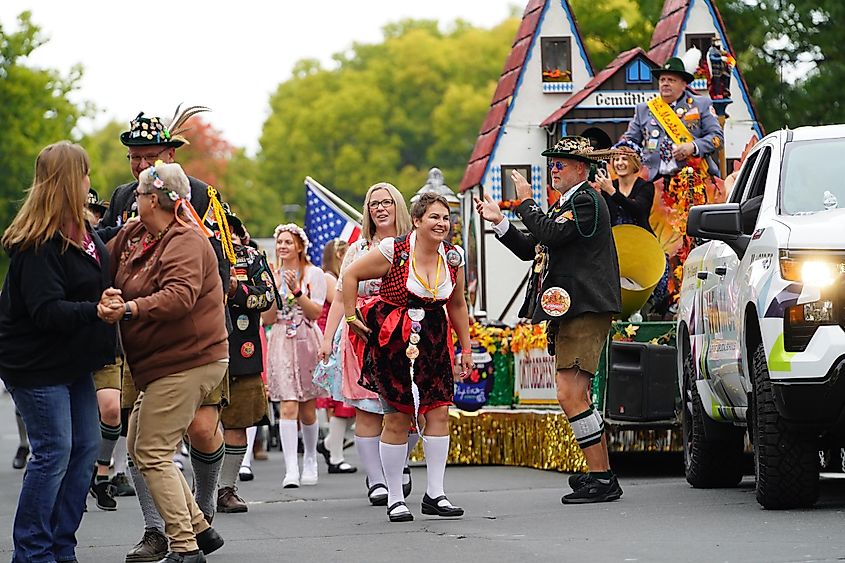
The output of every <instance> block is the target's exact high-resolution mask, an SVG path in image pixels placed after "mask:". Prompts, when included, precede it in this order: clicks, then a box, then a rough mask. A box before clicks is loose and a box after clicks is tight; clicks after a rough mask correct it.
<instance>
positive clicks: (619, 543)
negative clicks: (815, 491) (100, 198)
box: [0, 395, 845, 563]
mask: <svg viewBox="0 0 845 563" xmlns="http://www.w3.org/2000/svg"><path fill="white" fill-rule="evenodd" d="M16 447H17V436H16V433H15V427H14V420H13V417H12V405H11V401H10V400H9V398H8V396H5V395H4V396H2V397H0V560H8V559H9V558H10V554H11V525H12V518H13V515H14V510H15V505H16V502H17V495H18V487H19V482H20V478H21V472H20V471H15V470H13V469H12V468H11V458H12V456H13V454H14V450H15V448H16ZM347 451H348V452H353V453H351V455H350V456H349V460H350V461H351V462H353V463H355V462H356V461H357V460H356V459H354V449H353V450H347ZM614 463H615V464H616V467H617V471H618V472H619V473H620V475H621V483H622V486H623V488H624V490H625V495H624V496H623V497H622V499H621V500H619V501H617V502H614V503H608V504H601V505H588V506H563V505H562V504H561V503H560V496H561V494H562V493H563V492H565V491H564V488H565V478H566V476H565V475H562V474H559V473H553V472H546V471H537V470H532V469H519V468H506V467H450V468H449V470H448V471H447V490H448V492H449V494H450V498H451V500H452V501H453V502H455V503H456V504H460V505H462V506H464V507H465V508H466V510H467V515H466V517H465V518H463V519H461V520H458V521H443V520H437V519H433V518H428V517H422V516H421V515H420V511H419V501H420V498H421V496H422V494H423V492H424V482H425V470H424V468H422V467H419V468H415V469H414V471H413V476H414V492H413V493H412V495H411V498H410V502H409V505H410V506H411V508H412V510H413V512H414V514H415V516H417V520H416V521H414V522H411V523H404V524H391V523H389V522H388V521H387V517H386V515H385V512H384V509H383V508H375V507H370V506H369V504H368V503H367V502H366V500H365V498H364V485H363V475H361V473H360V472H359V473H357V474H354V475H327V474H323V473H321V475H320V483H319V485H317V486H316V487H307V488H301V489H298V490H294V491H293V492H291V491H290V490H284V491H283V489H282V488H281V487H280V483H281V478H282V456H281V454H280V453H279V452H273V453H272V454H271V459H270V460H268V461H264V462H256V463H255V471H256V475H257V477H256V480H255V481H252V482H250V483H245V484H243V485H242V487H241V493H242V495H243V496H244V497H245V498H246V499H247V500H248V501H249V502H250V507H249V512H248V513H247V514H219V515H218V516H217V517H216V519H215V522H214V524H215V527H216V528H217V529H218V530H219V531H220V533H221V534H222V535H223V536H224V537H225V539H226V545H225V546H224V547H223V548H222V549H221V550H220V551H218V552H217V553H215V554H214V555H212V556H210V557H209V561H210V562H214V563H251V562H258V561H262V562H263V561H267V562H270V561H273V562H275V561H302V562H304V561H320V562H322V561H342V562H344V563H351V562H358V561H360V562H380V561H402V562H411V561H421V562H431V561H437V562H438V563H440V562H444V563H445V562H452V561H456V562H457V561H461V562H466V561H472V562H475V561H491V562H492V561H525V562H527V561H595V562H604V561H648V562H651V561H667V562H678V561H702V562H705V561H706V562H711V561H738V562H742V563H748V562H756V561H760V562H786V561H837V560H840V561H841V560H843V559H845V534H844V533H843V528H845V517H843V511H844V510H845V480H828V481H825V482H824V483H823V485H822V498H821V500H820V503H819V505H818V506H817V507H816V508H814V509H812V510H793V511H784V512H768V511H764V510H761V509H760V507H759V506H758V505H757V503H756V502H755V500H754V485H753V479H752V478H751V477H747V478H746V479H745V480H744V481H743V483H742V485H741V486H740V487H739V488H737V489H732V490H712V491H704V490H694V489H691V488H690V487H689V486H688V485H687V484H686V482H685V481H684V479H683V476H682V475H681V474H680V472H679V471H678V470H677V464H678V460H677V458H673V459H667V458H661V457H639V458H617V459H615V460H614ZM320 469H321V471H325V466H321V468H320ZM119 502H120V506H119V509H118V511H117V512H111V513H107V512H101V511H99V510H98V509H97V508H96V507H95V506H94V504H93V502H91V501H90V500H89V505H88V506H89V512H88V513H87V515H86V516H85V519H84V521H83V523H82V527H81V528H80V531H79V535H78V537H79V545H80V547H79V550H78V552H77V554H78V556H79V560H80V561H82V562H97V563H99V562H104V563H105V562H109V563H111V562H122V561H123V556H124V554H125V553H126V551H127V549H129V548H130V547H131V546H132V545H133V544H134V543H135V542H136V541H137V540H138V539H139V537H140V534H141V530H142V525H143V524H142V519H141V515H140V510H139V509H138V506H137V501H136V500H135V499H134V498H123V499H119Z"/></svg>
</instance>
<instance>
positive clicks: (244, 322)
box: [238, 315, 249, 330]
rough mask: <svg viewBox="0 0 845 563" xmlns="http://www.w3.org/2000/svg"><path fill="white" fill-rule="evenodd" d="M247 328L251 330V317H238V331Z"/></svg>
mask: <svg viewBox="0 0 845 563" xmlns="http://www.w3.org/2000/svg"><path fill="white" fill-rule="evenodd" d="M247 328H249V317H247V316H246V315H240V316H239V317H238V329H239V330H246V329H247Z"/></svg>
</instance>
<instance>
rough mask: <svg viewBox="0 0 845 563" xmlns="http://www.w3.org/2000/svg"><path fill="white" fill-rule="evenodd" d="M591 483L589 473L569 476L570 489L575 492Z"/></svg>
mask: <svg viewBox="0 0 845 563" xmlns="http://www.w3.org/2000/svg"><path fill="white" fill-rule="evenodd" d="M589 482H590V474H589V473H576V474H575V475H570V476H569V488H570V489H572V490H573V491H577V490H578V489H580V488H581V487H583V486H584V485H586V484H587V483H589Z"/></svg>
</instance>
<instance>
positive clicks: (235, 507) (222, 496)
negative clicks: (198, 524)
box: [217, 487, 249, 514]
mask: <svg viewBox="0 0 845 563" xmlns="http://www.w3.org/2000/svg"><path fill="white" fill-rule="evenodd" d="M247 510H249V507H248V506H247V504H246V502H244V499H242V498H241V497H239V496H238V493H237V489H236V488H234V487H223V488H222V489H218V490H217V512H223V513H229V514H231V513H234V512H246V511H247Z"/></svg>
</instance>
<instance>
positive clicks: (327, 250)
mask: <svg viewBox="0 0 845 563" xmlns="http://www.w3.org/2000/svg"><path fill="white" fill-rule="evenodd" d="M347 248H349V243H348V242H346V241H345V240H343V239H339V238H335V239H332V240H330V241H329V242H327V243H326V246H324V247H323V271H324V272H328V273H330V274H334V277H338V276H339V275H340V263H341V262H342V261H343V258H341V256H343V255H345V254H346V249H347Z"/></svg>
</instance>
